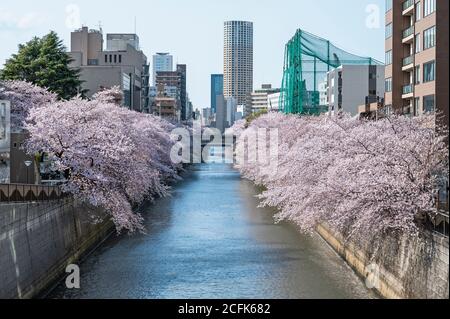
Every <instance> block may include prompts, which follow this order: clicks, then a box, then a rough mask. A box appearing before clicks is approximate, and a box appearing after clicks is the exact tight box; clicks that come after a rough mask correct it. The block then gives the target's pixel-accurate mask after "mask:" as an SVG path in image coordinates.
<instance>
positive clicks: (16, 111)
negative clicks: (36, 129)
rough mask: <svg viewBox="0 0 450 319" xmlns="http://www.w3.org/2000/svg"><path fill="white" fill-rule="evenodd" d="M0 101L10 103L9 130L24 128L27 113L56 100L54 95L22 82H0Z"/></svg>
mask: <svg viewBox="0 0 450 319" xmlns="http://www.w3.org/2000/svg"><path fill="white" fill-rule="evenodd" d="M0 100H9V101H11V128H12V129H13V130H14V131H20V130H22V129H23V128H24V125H25V122H26V119H27V117H28V113H29V112H30V110H31V109H33V108H39V107H43V106H44V105H46V104H47V103H54V102H55V101H56V100H57V96H56V94H53V93H50V92H49V91H47V90H46V89H44V88H41V87H39V86H36V85H34V84H31V83H28V82H24V81H0Z"/></svg>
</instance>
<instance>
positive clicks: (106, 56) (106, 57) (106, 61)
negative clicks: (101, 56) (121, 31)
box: [105, 54, 108, 63]
mask: <svg viewBox="0 0 450 319" xmlns="http://www.w3.org/2000/svg"><path fill="white" fill-rule="evenodd" d="M105 63H108V55H107V54H105Z"/></svg>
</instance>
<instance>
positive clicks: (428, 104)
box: [423, 95, 434, 113]
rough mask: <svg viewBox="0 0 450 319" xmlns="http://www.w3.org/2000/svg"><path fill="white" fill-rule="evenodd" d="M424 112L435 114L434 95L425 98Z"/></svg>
mask: <svg viewBox="0 0 450 319" xmlns="http://www.w3.org/2000/svg"><path fill="white" fill-rule="evenodd" d="M423 111H424V112H425V113H434V95H428V96H424V97H423Z"/></svg>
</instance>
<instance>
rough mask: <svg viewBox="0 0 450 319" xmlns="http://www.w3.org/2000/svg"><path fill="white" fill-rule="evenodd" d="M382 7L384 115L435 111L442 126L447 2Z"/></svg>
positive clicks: (410, 2) (390, 0)
mask: <svg viewBox="0 0 450 319" xmlns="http://www.w3.org/2000/svg"><path fill="white" fill-rule="evenodd" d="M386 3H387V7H386V42H385V48H386V50H385V51H386V81H385V86H386V94H385V105H386V112H395V113H400V114H411V115H420V114H423V113H433V112H435V111H439V112H441V113H443V114H444V118H443V121H444V123H448V110H449V104H448V101H449V96H448V91H449V82H448V80H449V73H448V70H449V64H448V61H449V42H448V34H449V1H447V0H407V1H395V0H394V1H393V0H387V1H386Z"/></svg>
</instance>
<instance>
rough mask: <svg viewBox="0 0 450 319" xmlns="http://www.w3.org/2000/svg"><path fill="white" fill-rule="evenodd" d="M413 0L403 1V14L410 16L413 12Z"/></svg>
mask: <svg viewBox="0 0 450 319" xmlns="http://www.w3.org/2000/svg"><path fill="white" fill-rule="evenodd" d="M414 5H415V0H406V1H405V2H403V15H404V16H412V15H413V14H414Z"/></svg>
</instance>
